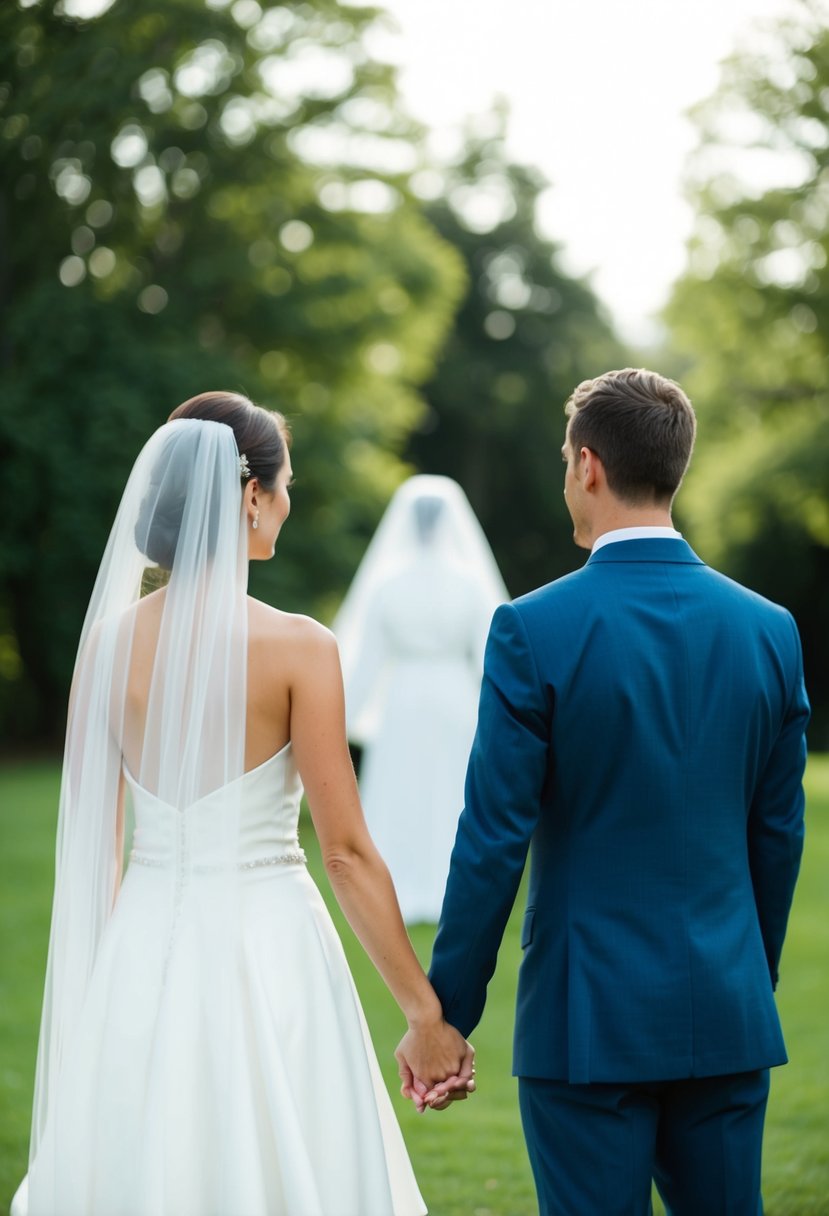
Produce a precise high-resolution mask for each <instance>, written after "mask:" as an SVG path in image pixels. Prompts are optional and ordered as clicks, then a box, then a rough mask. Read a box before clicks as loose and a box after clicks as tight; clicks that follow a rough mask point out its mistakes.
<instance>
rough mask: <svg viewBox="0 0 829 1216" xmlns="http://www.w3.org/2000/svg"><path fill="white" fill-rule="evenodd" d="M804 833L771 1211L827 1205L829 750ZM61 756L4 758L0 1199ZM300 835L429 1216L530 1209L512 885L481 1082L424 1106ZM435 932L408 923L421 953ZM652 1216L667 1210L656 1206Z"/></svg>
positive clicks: (30, 1065) (771, 1131)
mask: <svg viewBox="0 0 829 1216" xmlns="http://www.w3.org/2000/svg"><path fill="white" fill-rule="evenodd" d="M806 792H807V824H808V827H807V839H806V851H805V854H804V859H803V868H802V871H801V875H800V881H799V884H798V889H797V892H796V894H795V903H794V909H793V912H792V919H791V924H790V927H789V933H788V936H787V938H786V947H785V951H784V954H783V967H782V974H781V981H780V985H779V987H778V992H777V996H778V1002H779V1006H780V1014H781V1018H782V1022H783V1028H784V1031H785V1034H786V1043H787V1046H788V1050H789V1055H790V1057H791V1063H790V1064H789V1065H788V1066H787V1067H786V1068H776V1069H774V1071H773V1073H772V1091H771V1100H770V1102H769V1113H768V1119H767V1124H766V1143H765V1153H764V1157H763V1188H764V1197H765V1211H766V1213H767V1216H827V1213H829V1202H827V1196H829V1145H828V1144H827V1140H826V1110H827V1104H828V1103H829V1059H828V1058H827V1053H826V1031H825V1021H826V1018H825V1010H826V1008H827V1005H828V1004H829V972H827V968H826V957H827V951H828V950H829V922H827V918H826V897H825V888H826V872H827V868H829V757H827V756H811V757H810V758H809V766H808V769H807V774H806ZM57 793H58V766H57V765H56V764H53V763H39V764H26V765H15V766H13V767H8V766H7V767H5V768H3V769H0V808H2V811H0V815H2V818H0V1076H2V1078H3V1085H2V1086H1V1087H0V1209H2V1210H4V1211H5V1210H7V1207H8V1202H9V1200H10V1199H11V1196H12V1194H13V1192H14V1190H15V1188H16V1187H17V1184H18V1182H19V1181H20V1178H21V1177H22V1174H23V1172H24V1171H25V1166H26V1146H27V1144H28V1137H29V1123H30V1116H31V1096H32V1085H33V1081H34V1063H35V1053H36V1050H37V1027H38V1018H39V1011H40V1000H41V996H42V988H43V973H44V968H45V960H46V944H47V941H48V935H49V908H50V902H51V887H52V859H53V856H54V830H55V812H56V807H57ZM300 835H301V838H302V843H303V846H304V848H305V849H306V851H307V852H308V856H309V865H310V868H311V872H312V874H313V875H314V877H315V879H316V881H317V882H318V884H319V887H320V890H321V891H322V893H323V895H324V897H325V899H326V901H327V902H328V904H329V907H330V908H331V911H332V914H333V916H334V918H335V921H336V924H337V928H338V931H339V932H340V934H341V935H342V938H343V944H344V946H345V949H346V953H347V955H348V959H349V963H350V965H351V968H352V971H353V974H354V977H355V980H356V983H357V987H358V989H359V992H360V997H361V999H362V1002H363V1006H364V1008H365V1010H366V1016H367V1018H368V1022H369V1025H370V1027H371V1033H372V1037H373V1039H374V1044H375V1047H376V1049H377V1054H378V1058H379V1060H380V1065H381V1068H382V1070H383V1074H384V1077H385V1080H386V1084H387V1086H388V1088H389V1091H390V1093H391V1094H392V1099H393V1102H394V1107H395V1111H396V1113H397V1116H398V1118H399V1120H400V1123H401V1126H402V1128H403V1134H404V1136H405V1138H406V1143H407V1145H408V1148H409V1152H410V1154H411V1156H412V1161H413V1163H414V1167H415V1171H416V1173H417V1177H418V1180H419V1182H420V1186H421V1190H422V1191H423V1196H424V1198H425V1200H426V1203H427V1205H428V1207H429V1211H430V1213H432V1216H470V1214H472V1213H478V1214H479V1216H532V1214H533V1213H534V1212H536V1211H537V1205H536V1203H535V1194H534V1191H533V1186H532V1179H531V1177H530V1170H529V1165H528V1163H527V1158H526V1151H525V1148H524V1142H523V1137H522V1135H521V1125H520V1119H519V1114H518V1102H517V1093H516V1086H515V1081H514V1079H513V1078H512V1077H511V1076H510V1069H511V1049H512V1026H513V1013H514V1003H515V983H516V976H517V970H518V961H519V958H520V955H521V951H520V948H519V937H520V928H521V910H522V906H523V898H522V896H521V895H519V899H518V903H517V905H516V911H515V912H514V913H513V915H512V917H511V919H510V922H509V925H508V928H507V934H506V937H505V939H504V943H503V946H502V949H501V953H500V956H499V961H498V969H497V971H496V973H495V976H494V977H493V979H492V981H491V983H490V985H489V997H488V1001H487V1008H486V1012H485V1015H484V1018H483V1021H482V1022H481V1025H480V1026H479V1027H478V1029H477V1030H476V1031H475V1034H474V1035H473V1042H474V1043H475V1047H476V1050H477V1072H478V1082H479V1092H478V1093H477V1094H476V1095H475V1096H474V1098H472V1099H471V1100H470V1101H468V1102H465V1103H464V1104H463V1105H462V1106H460V1107H455V1108H454V1109H450V1110H449V1111H447V1112H445V1113H444V1114H440V1115H433V1114H429V1113H427V1114H426V1115H424V1116H422V1117H420V1116H418V1115H416V1114H415V1112H414V1108H413V1107H411V1106H410V1105H409V1104H407V1103H404V1102H403V1101H402V1099H400V1098H398V1097H397V1096H396V1095H397V1093H398V1088H399V1082H398V1079H397V1073H396V1067H395V1061H394V1058H393V1055H392V1052H393V1050H394V1047H395V1046H396V1044H397V1042H398V1040H399V1038H400V1036H401V1034H402V1032H403V1028H404V1027H403V1022H402V1017H401V1014H400V1012H399V1010H398V1009H397V1006H396V1005H395V1004H394V1002H393V1001H392V999H391V997H390V996H389V994H388V992H387V991H386V989H385V987H384V986H383V983H382V981H381V980H380V978H379V976H378V975H377V972H376V971H375V970H374V968H373V967H372V966H371V964H370V963H369V961H368V959H367V957H366V955H365V953H364V952H363V950H362V947H361V946H360V945H359V944H358V943H357V941H356V940H355V938H354V936H353V935H352V933H351V931H350V929H349V928H348V926H347V924H346V922H345V919H344V917H343V916H342V914H341V913H340V911H339V909H338V908H337V907H336V905H335V903H334V900H333V897H332V895H331V890H330V887H329V886H328V883H327V880H326V878H325V874H324V871H323V868H322V865H321V862H320V856H319V849H318V846H317V843H316V841H315V839H314V835H313V832H312V829H311V825H310V822H309V821H308V820H307V819H303V821H302V824H301V827H300ZM433 936H434V930H433V929H432V928H431V927H430V926H427V925H421V926H417V927H416V928H415V929H414V930H413V932H412V938H413V941H414V944H415V947H416V949H417V951H418V953H419V955H420V958H421V959H422V960H423V962H424V963H426V962H427V961H428V958H429V955H430V952H431V945H432V938H433ZM654 1211H655V1213H657V1216H661V1214H662V1212H663V1209H662V1207H661V1205H660V1204H658V1203H657V1204H655V1205H654Z"/></svg>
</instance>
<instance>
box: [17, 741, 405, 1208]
mask: <svg viewBox="0 0 829 1216" xmlns="http://www.w3.org/2000/svg"><path fill="white" fill-rule="evenodd" d="M238 780H239V783H240V785H241V789H237V790H235V791H233V798H234V799H236V797H237V795H241V796H240V797H239V798H238V804H239V816H240V825H239V851H238V860H235V861H234V865H235V866H236V867H237V868H238V870H239V874H240V882H239V884H238V890H239V895H238V908H237V914H236V917H235V921H234V924H235V928H234V936H235V940H234V941H233V942H232V943H231V945H232V951H233V955H234V956H235V968H236V983H237V984H238V991H237V992H235V993H234V994H233V1000H232V1001H231V1002H230V1003H229V1004H228V1003H226V1004H225V1005H224V1007H223V1010H222V1015H221V1017H219V1018H218V1019H216V1018H215V1017H214V1015H215V1013H216V1009H217V1006H220V1005H222V1001H223V994H222V993H221V992H216V991H215V989H214V985H213V984H212V982H211V979H210V977H211V975H212V974H213V972H212V970H211V965H210V964H211V952H212V951H213V950H214V948H215V942H214V941H213V940H212V939H211V936H210V933H209V932H208V931H207V930H206V928H205V926H208V925H210V923H211V917H210V909H209V904H210V901H211V896H212V894H213V889H214V882H215V881H216V880H217V875H219V874H220V873H221V870H222V860H221V858H217V856H216V853H215V849H211V848H209V847H206V846H205V847H204V848H202V847H201V846H200V845H199V841H200V840H207V839H210V838H211V833H210V831H209V830H208V831H204V825H205V824H209V823H210V821H211V820H212V819H214V818H216V817H220V816H221V815H222V814H223V812H224V810H225V806H226V802H227V800H228V789H227V788H225V789H219V790H216V791H215V792H214V793H212V794H208V795H207V796H206V797H204V798H202V799H200V800H199V801H198V802H196V803H195V804H194V805H191V806H189V807H187V808H186V809H184V810H176V809H174V808H173V807H171V806H169V805H167V804H166V803H164V802H163V801H161V800H160V799H159V798H157V797H156V796H154V795H153V794H150V793H149V792H148V791H146V790H145V789H143V788H142V787H141V786H140V785H138V784H137V783H136V782H134V781H133V780H132V779H129V778H128V782H129V785H130V790H131V796H132V801H133V807H134V812H135V824H136V826H135V835H134V844H133V852H132V855H131V858H130V863H129V867H128V870H127V873H126V876H125V879H124V883H123V886H122V889H121V892H120V895H119V897H118V900H117V902H116V905H115V909H114V912H113V914H112V916H111V918H110V920H109V922H108V924H107V927H106V929H105V932H104V935H103V938H102V941H101V945H100V949H99V952H98V956H97V958H96V961H95V967H94V971H93V974H92V978H91V981H90V984H89V987H88V991H87V995H86V1000H85V1008H84V1011H83V1018H82V1019H81V1025H80V1028H79V1031H78V1034H77V1037H76V1040H75V1041H74V1043H73V1044H72V1047H71V1050H70V1052H69V1053H68V1056H67V1058H66V1060H65V1064H64V1067H63V1068H62V1070H61V1074H60V1078H59V1081H58V1084H57V1091H56V1093H55V1095H54V1100H53V1103H52V1106H51V1109H50V1114H49V1119H48V1123H47V1126H46V1128H45V1130H44V1133H43V1137H42V1140H41V1144H40V1148H39V1150H38V1153H37V1156H36V1158H35V1160H34V1162H33V1164H32V1167H31V1169H30V1176H29V1196H28V1206H27V1199H26V1194H25V1188H24V1190H23V1192H22V1193H21V1194H20V1195H19V1197H18V1198H17V1200H16V1201H15V1202H16V1206H14V1207H13V1211H14V1212H15V1216H17V1213H26V1212H27V1211H28V1214H29V1216H279V1214H282V1213H285V1214H289V1216H392V1214H394V1216H414V1214H416V1213H423V1212H425V1210H426V1209H425V1207H424V1205H423V1201H422V1199H421V1197H420V1194H419V1192H418V1188H417V1185H416V1182H415V1179H414V1176H413V1173H412V1169H411V1166H410V1163H409V1160H408V1156H407V1154H406V1149H405V1146H404V1144H403V1139H402V1136H401V1133H400V1129H399V1127H398V1124H397V1121H396V1118H395V1115H394V1113H393V1110H392V1106H391V1102H390V1099H389V1096H388V1093H387V1091H386V1089H385V1086H384V1084H383V1081H382V1079H381V1076H380V1071H379V1068H378V1065H377V1060H376V1057H375V1054H374V1050H373V1047H372V1044H371V1040H370V1038H369V1034H368V1030H367V1027H366V1023H365V1019H364V1017H363V1013H362V1009H361V1007H360V1002H359V999H358V996H357V993H356V990H355V988H354V984H353V981H352V978H351V975H350V972H349V970H348V966H347V964H346V960H345V956H344V954H343V950H342V946H341V944H340V941H339V938H338V937H337V934H336V932H335V929H334V926H333V924H332V922H331V919H330V917H329V915H328V912H327V910H326V908H325V905H324V903H323V900H322V898H321V896H320V894H319V892H318V890H317V888H316V886H315V885H314V883H313V881H312V880H311V878H310V876H309V875H308V872H307V870H306V868H305V865H304V858H303V854H302V851H301V850H300V848H299V844H298V840H297V819H298V812H299V802H300V797H301V793H302V790H301V786H300V781H299V777H298V774H297V770H296V766H295V763H294V759H293V755H292V750H291V745H290V744H288V745H287V746H286V747H285V748H283V749H282V751H280V752H278V753H277V754H276V755H275V756H273V757H272V758H271V759H270V760H267V761H265V763H264V764H262V765H260V766H259V767H258V768H256V769H253V770H251V771H250V772H248V773H245V774H244V775H243V776H242V777H240V778H239V779H238ZM214 839H215V837H214ZM185 842H186V846H185V847H186V850H187V860H186V865H184V866H181V865H179V866H178V867H177V869H178V870H180V871H181V877H180V878H177V879H176V882H175V884H174V897H173V898H172V899H171V898H170V897H169V892H170V889H171V884H170V875H171V872H173V871H174V869H175V868H176V863H175V858H176V857H178V858H179V862H180V860H181V856H182V847H183V844H184V843H185ZM224 869H225V870H226V869H227V866H226V865H225V866H224ZM237 998H238V999H237ZM217 1025H222V1026H224V1027H225V1028H226V1031H225V1033H229V1035H230V1041H229V1042H223V1043H217V1042H215V1041H214V1037H213V1036H214V1033H215V1030H216V1026H217ZM217 1067H218V1068H220V1069H223V1070H224V1083H223V1087H222V1092H223V1098H222V1102H221V1103H220V1104H218V1105H219V1107H220V1108H219V1109H217V1103H216V1102H215V1092H216V1088H215V1081H216V1069H217ZM207 1078H211V1082H210V1084H208V1081H207ZM220 1139H221V1143H219V1140H220ZM220 1161H221V1163H222V1164H221V1167H220V1166H219V1165H218V1163H219V1162H220Z"/></svg>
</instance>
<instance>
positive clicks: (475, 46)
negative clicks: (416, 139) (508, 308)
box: [376, 0, 793, 341]
mask: <svg viewBox="0 0 829 1216" xmlns="http://www.w3.org/2000/svg"><path fill="white" fill-rule="evenodd" d="M383 2H384V7H385V8H386V9H387V10H388V11H390V12H391V13H393V14H394V16H395V18H396V19H397V23H398V25H399V30H400V32H399V34H398V35H396V36H388V35H387V36H384V37H383V38H382V39H377V40H376V49H377V53H378V54H381V55H382V56H383V57H388V58H393V59H394V60H395V61H396V62H398V63H399V64H400V67H401V86H402V91H403V96H404V98H405V100H406V101H407V103H408V105H409V108H410V109H411V110H412V111H413V112H414V114H415V115H416V116H417V117H419V118H421V119H423V120H425V121H426V122H428V124H429V126H430V127H432V128H433V129H434V130H435V132H436V146H447V145H448V146H451V139H452V134H451V128H452V127H453V126H456V125H457V124H458V123H459V122H461V121H462V120H463V119H464V117H465V116H467V115H474V114H476V113H477V114H481V113H482V112H485V111H486V110H487V109H488V107H489V105H490V103H491V100H492V98H493V97H494V96H495V95H498V94H500V95H501V96H503V97H505V98H506V99H507V101H508V103H509V105H510V109H511V119H510V124H509V140H508V144H509V147H510V148H511V150H512V151H513V153H514V155H515V156H516V157H518V158H519V159H521V160H524V161H527V162H530V163H533V164H536V165H538V166H539V168H541V169H542V170H543V171H544V173H545V174H546V176H547V177H548V178H549V180H550V181H551V183H552V188H551V189H550V190H549V191H548V192H547V194H546V195H545V196H543V197H542V200H541V203H540V218H541V221H542V224H543V226H544V230H545V233H546V234H547V235H549V236H552V237H554V238H555V239H556V240H559V241H563V242H564V245H565V247H566V251H567V265H568V268H569V269H572V270H575V271H578V272H585V271H590V270H592V271H593V272H594V274H593V278H592V282H593V285H594V287H595V289H596V290H597V291H598V293H599V295H600V296H601V297H602V299H603V300H604V301H605V303H606V304H607V305H608V307H609V308H610V310H611V312H612V314H613V317H614V320H615V321H616V323H617V325H618V326H619V328H620V330H621V331H622V333H623V335H624V336H625V337H627V338H629V339H631V340H634V341H647V340H648V339H649V338H652V337H653V336H654V333H655V330H654V327H653V325H652V324H650V323H649V322H648V315H649V314H650V313H651V312H652V311H653V310H654V309H656V308H658V307H659V306H660V305H661V304H662V303H663V302H664V300H665V297H666V294H667V290H668V287H669V285H670V283H671V281H672V280H673V279H674V278H675V277H676V276H677V275H678V274H679V273H680V271H681V270H682V268H683V266H684V260H685V259H684V242H685V239H686V237H687V235H688V233H689V230H690V226H691V218H692V217H691V211H690V208H689V207H688V206H687V204H686V203H685V201H684V200H683V197H682V175H683V169H684V164H685V159H686V156H687V154H688V152H689V151H691V150H692V149H693V147H694V145H695V133H694V129H693V127H692V125H691V124H690V123H689V122H688V121H687V119H686V118H685V117H684V111H685V110H686V109H687V108H688V107H689V106H691V105H693V104H694V103H695V102H697V101H700V100H702V99H703V98H704V97H706V96H708V95H709V94H710V93H711V92H713V90H714V89H715V88H716V86H717V83H718V79H719V70H718V64H719V61H720V60H721V59H722V58H723V57H724V56H726V55H728V54H730V53H731V52H732V51H733V50H734V49H736V48H737V46H739V45H745V43H746V40H747V39H749V38H751V37H752V29H753V27H755V26H756V24H757V23H758V22H759V23H760V24H761V25H762V24H763V23H766V24H767V23H768V21H769V19H773V18H775V17H778V16H780V15H783V14H784V13H786V12H790V11H791V10H792V7H793V5H792V3H791V0H623V2H620V0H511V2H510V3H509V4H505V3H504V2H503V0H475V3H470V2H469V0H383ZM781 169H782V166H781ZM775 173H776V167H775V166H774V165H773V164H772V165H769V175H770V179H771V180H774V178H775ZM766 184H767V183H766Z"/></svg>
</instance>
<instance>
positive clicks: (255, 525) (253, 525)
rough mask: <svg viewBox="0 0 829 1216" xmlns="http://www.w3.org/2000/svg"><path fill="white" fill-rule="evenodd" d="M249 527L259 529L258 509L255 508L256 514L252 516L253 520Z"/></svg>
mask: <svg viewBox="0 0 829 1216" xmlns="http://www.w3.org/2000/svg"><path fill="white" fill-rule="evenodd" d="M250 526H251V527H252V528H258V527H259V508H258V507H257V508H256V514H255V515H254V517H253V519H252V520H251V522H250Z"/></svg>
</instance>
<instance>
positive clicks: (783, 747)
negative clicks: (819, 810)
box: [748, 617, 809, 987]
mask: <svg viewBox="0 0 829 1216" xmlns="http://www.w3.org/2000/svg"><path fill="white" fill-rule="evenodd" d="M789 624H790V628H791V632H792V634H793V637H794V648H793V649H794V656H793V661H792V663H791V671H792V673H793V678H792V685H791V693H790V696H789V701H788V705H787V707H786V712H785V715H784V718H783V722H782V725H781V728H780V733H779V734H778V736H777V739H776V741H775V744H774V747H773V748H772V751H771V754H770V756H769V759H768V762H767V763H766V767H765V770H764V772H763V776H762V778H761V780H760V783H759V785H758V787H757V790H756V792H755V795H754V798H753V800H752V804H751V810H750V813H749V819H748V852H749V863H750V866H751V881H752V885H753V887H754V900H755V903H756V905H757V915H758V918H759V921H760V930H761V932H762V935H763V944H764V945H765V948H766V957H767V959H768V964H769V972H770V974H771V982H772V987H776V986H777V979H778V968H779V964H780V953H781V950H782V948H783V939H784V937H785V935H786V924H787V921H788V918H789V909H790V908H791V903H792V897H793V895H794V887H795V883H796V881H797V874H798V870H799V868H800V856H801V853H802V851H803V813H804V795H803V785H802V779H803V771H804V768H805V766H806V726H807V724H808V721H809V702H808V699H807V697H806V689H805V686H804V682H803V660H802V656H801V651H800V639H799V637H798V634H797V628H796V626H795V624H794V621H793V620H792V618H791V617H789Z"/></svg>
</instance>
